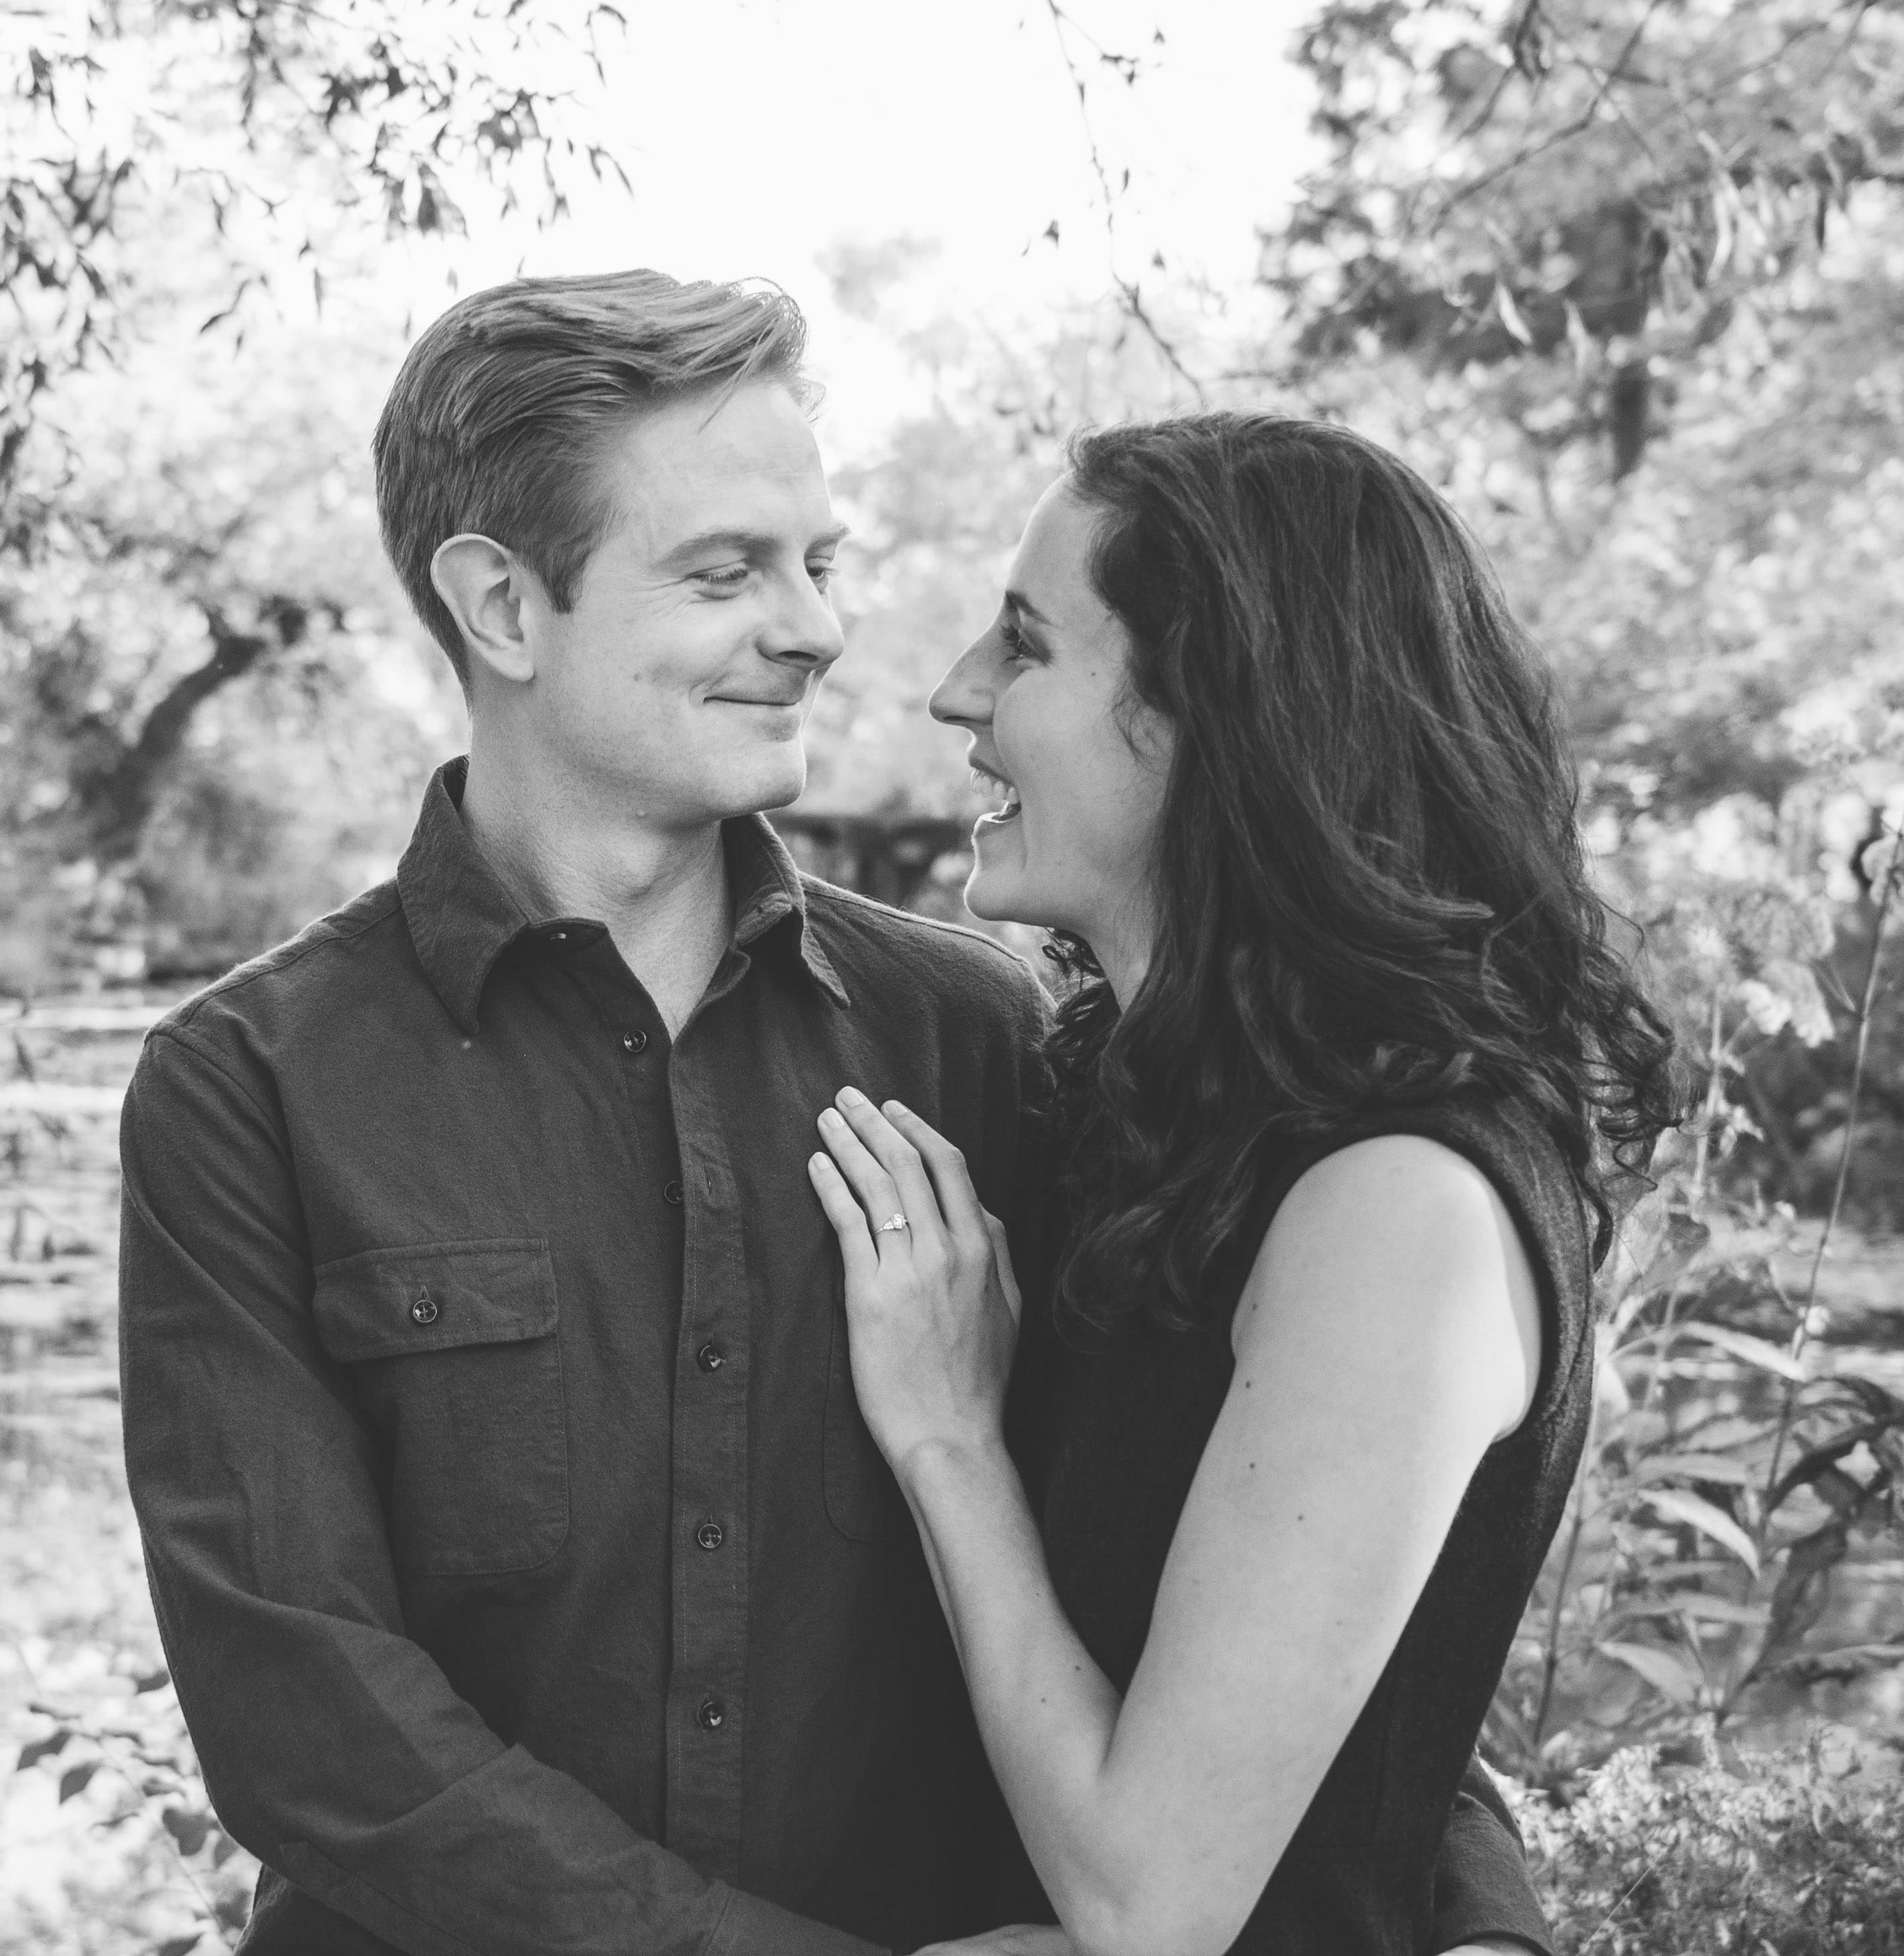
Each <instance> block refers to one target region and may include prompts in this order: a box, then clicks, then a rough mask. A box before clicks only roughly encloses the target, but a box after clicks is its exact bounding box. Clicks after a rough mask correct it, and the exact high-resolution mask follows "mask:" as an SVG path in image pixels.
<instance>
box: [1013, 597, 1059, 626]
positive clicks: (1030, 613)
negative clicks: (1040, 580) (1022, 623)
mask: <svg viewBox="0 0 1904 1956" xmlns="http://www.w3.org/2000/svg"><path fill="white" fill-rule="evenodd" d="M1005 601H1006V604H1009V605H1010V606H1011V607H1012V610H1014V611H1022V612H1023V613H1024V614H1025V616H1026V617H1028V618H1035V619H1037V621H1038V623H1040V625H1049V624H1050V623H1051V620H1050V619H1049V618H1047V617H1046V616H1045V614H1044V613H1043V612H1042V611H1040V610H1039V609H1038V607H1037V606H1036V605H1035V604H1033V603H1032V602H1031V599H1030V598H1028V597H1026V596H1025V593H1024V592H1022V591H1008V592H1006V594H1005Z"/></svg>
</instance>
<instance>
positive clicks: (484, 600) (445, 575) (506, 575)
mask: <svg viewBox="0 0 1904 1956" xmlns="http://www.w3.org/2000/svg"><path fill="white" fill-rule="evenodd" d="M527 575H528V573H526V571H525V570H524V569H523V566H521V565H520V564H519V563H517V562H516V559H515V557H513V555H512V554H510V552H509V551H506V550H505V549H504V547H502V545H501V544H499V543H495V542H493V541H491V539H490V538H488V537H481V536H475V535H468V536H460V537H452V538H450V540H449V541H448V542H447V543H444V544H438V545H437V553H436V555H435V556H434V557H432V558H431V560H430V582H431V583H432V584H434V585H435V586H436V588H437V596H438V597H440V598H441V599H442V600H443V601H444V604H447V606H448V607H450V616H451V617H453V618H454V619H455V620H456V627H457V629H458V630H459V631H460V632H461V633H462V634H463V643H464V645H466V646H467V647H468V648H469V656H470V657H471V658H472V659H480V660H481V661H482V663H483V664H485V666H487V667H488V668H489V670H491V672H493V673H494V674H496V676H497V677H498V678H499V679H506V680H513V682H514V683H516V684H517V685H525V684H526V683H528V682H529V680H532V679H533V678H534V677H535V651H534V648H532V646H531V645H530V644H529V640H528V639H527V638H526V636H525V635H524V633H523V616H522V613H523V581H524V579H526V576H527Z"/></svg>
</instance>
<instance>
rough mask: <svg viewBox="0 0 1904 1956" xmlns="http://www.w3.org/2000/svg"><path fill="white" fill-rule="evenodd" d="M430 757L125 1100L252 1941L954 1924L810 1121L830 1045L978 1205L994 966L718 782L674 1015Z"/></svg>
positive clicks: (962, 1830) (187, 1555) (766, 1934)
mask: <svg viewBox="0 0 1904 1956" xmlns="http://www.w3.org/2000/svg"><path fill="white" fill-rule="evenodd" d="M461 781H462V775H461V769H460V765H459V764H456V763H453V764H452V765H451V766H450V768H447V769H446V770H444V772H443V773H442V774H440V775H439V776H438V777H437V779H436V780H435V781H433V782H432V784H431V787H430V790H429V793H428V800H427V801H426V803H425V808H424V810H423V814H422V819H421V821H420V822H419V825H418V829H417V831H416V834H415V838H414V840H413V841H412V844H411V846H410V848H409V852H408V853H406V856H405V857H404V860H403V864H402V866H401V867H400V869H399V872H398V873H397V875H396V879H395V881H394V882H393V883H391V884H388V885H384V886H383V887H381V888H378V889H377V890H374V891H371V892H370V893H368V894H367V895H365V896H364V897H362V898H359V899H358V901H356V902H355V903H353V904H351V905H349V907H347V908H346V909H345V910H341V911H339V912H338V913H336V914H335V915H333V916H330V917H329V918H327V919H325V920H323V921H322V922H321V923H317V924H315V925H314V926H311V928H310V929H308V930H307V931H306V932H304V933H303V934H302V935H301V936H299V937H298V939H295V940H294V941H293V942H292V943H290V944H289V945H286V946H284V947H283V948H281V949H279V950H278V951H274V952H273V953H271V954H269V955H268V956H267V957H264V958H261V959H260V960H258V961H256V962H254V963H253V964H249V965H247V966H245V967H242V968H241V969H240V970H238V971H236V972H235V973H232V975H231V976H229V977H228V978H226V979H225V980H223V981H222V982H221V983H219V984H217V985H216V986H213V987H212V988H211V989H210V990H209V991H207V992H204V993H201V995H199V996H198V997H197V998H196V999H193V1000H191V1002H188V1003H187V1004H186V1005H183V1006H182V1007H181V1008H178V1011H175V1013H173V1014H172V1015H171V1016H170V1017H168V1018H167V1019H166V1020H165V1021H163V1022H162V1023H161V1024H160V1025H159V1027H157V1028H156V1030H155V1031H154V1033H153V1036H152V1038H151V1039H150V1041H149V1043H148V1044H147V1048H146V1050H145V1052H144V1055H143V1056H142V1058H141V1062H140V1065H139V1068H138V1070H137V1074H136V1076H135V1077H134V1083H133V1086H132V1088H131V1093H130V1094H129V1096H128V1102H127V1107H126V1114H125V1134H124V1141H125V1150H124V1151H125V1234H124V1244H123V1249H122V1292H123V1298H124V1316H123V1324H122V1340H123V1354H124V1357H123V1366H124V1373H125V1426H126V1443H127V1458H128V1468H129V1472H130V1476H131V1485H132V1491H133V1494H134V1500H135V1502H136V1503H137V1508H138V1511H139V1516H140V1520H141V1525H142V1528H143V1529H144V1537H145V1541H146V1545H147V1556H148V1562H149V1567H150V1573H151V1576H152V1582H153V1593H154V1596H155V1598H156V1603H157V1606H158V1611H159V1622H160V1625H161V1628H162V1629H163V1633H164V1636H165V1640H166V1648H167V1651H168V1653H169V1658H170V1660H171V1662H172V1669H173V1674H174V1676H175V1679H176V1680H177V1683H178V1690H179V1694H180V1697H181V1699H182V1702H183V1704H184V1705H185V1710H186V1712H187V1715H188V1718H189V1719H190V1721H191V1729H192V1732H193V1735H194V1740H196V1742H197V1746H198V1749H199V1753H200V1756H201V1760H202V1762H203V1764H204V1768H205V1771H206V1775H207V1782H208V1784H209V1786H210V1790H211V1793H212V1795H213V1799H214V1800H216V1803H217V1805H218V1808H219V1813H220V1816H221V1817H222V1818H223V1819H224V1821H225V1822H226V1825H227V1826H228V1827H229V1829H230V1831H232V1833H233V1834H234V1835H235V1836H236V1837H237V1838H238V1839H239V1840H241V1841H243V1842H244V1843H245V1844H246V1845H247V1846H248V1847H251V1849H252V1850H254V1852H256V1853H257V1854H258V1855H259V1856H260V1858H261V1859H262V1860H264V1862H265V1863H267V1867H268V1868H270V1869H273V1870H275V1871H276V1875H275V1876H273V1875H267V1878H266V1880H265V1883H264V1887H263V1889H262V1890H261V1894H260V1907H259V1909H258V1911H257V1917H256V1920H255V1921H254V1926H253V1928H252V1929H251V1932H250V1934H249V1935H248V1938H247V1941H246V1945H245V1946H246V1947H247V1948H248V1949H251V1950H255V1951H258V1952H260V1956H265V1953H266V1952H270V1951H287V1952H288V1951H293V1950H295V1951H299V1952H303V1951H310V1950H312V1949H314V1948H323V1949H324V1950H325V1951H327V1952H330V1951H339V1952H341V1951H352V1950H370V1949H374V1948H379V1947H380V1946H383V1945H384V1944H389V1945H395V1946H396V1947H397V1948H401V1949H403V1950H406V1951H418V1952H429V1956H435V1952H447V1951H465V1950H475V1949H480V1950H483V1951H550V1950H556V1949H560V1950H563V1951H568V1952H570V1956H594V1952H601V1956H608V1952H610V1951H614V1952H616V1956H633V1953H634V1952H637V1951H641V1952H646V1951H683V1952H687V1951H693V1952H696V1956H699V1952H702V1951H709V1952H713V1951H739V1952H747V1953H748V1956H751V1953H752V1952H755V1951H758V1952H760V1956H766V1952H768V1951H775V1952H785V1951H812V1952H814V1956H846V1952H849V1951H854V1950H857V1949H859V1948H860V1947H861V1946H862V1945H860V1943H859V1942H856V1941H855V1940H854V1938H856V1937H857V1938H864V1939H867V1940H870V1942H873V1943H875V1944H878V1945H885V1946H888V1947H892V1946H897V1947H902V1948H903V1947H911V1946H912V1945H914V1944H915V1943H917V1942H920V1941H924V1940H927V1939H936V1938H939V1937H945V1936H949V1935H954V1934H957V1933H961V1932H965V1931H967V1930H969V1929H974V1928H977V1927H979V1926H984V1923H985V1921H986V1919H987V1917H986V1906H987V1901H988V1899H989V1882H990V1872H991V1869H992V1866H993V1855H994V1853H995V1849H996V1816H997V1812H998V1809H997V1807H996V1797H995V1795H994V1794H993V1791H992V1788H991V1782H990V1775H989V1773H988V1771H987V1768H986V1765H985V1763H984V1757H983V1754H982V1753H981V1751H980V1747H979V1745H978V1742H977V1736H976V1734H975V1731H974V1727H973V1724H972V1721H971V1714H970V1712H969V1709H968V1705H967V1702H966V1699H965V1692H964V1689H963V1686H962V1684H961V1680H960V1677H959V1674H958V1665H957V1663H956V1661H955V1657H954V1655H953V1653H952V1649H951V1646H950V1643H949V1638H948V1636H947V1633H946V1629H945V1626H944V1623H943V1620H942V1618H941V1616H940V1613H939V1607H938V1604H937V1602H936V1599H935V1598H934V1595H933V1589H932V1585H931V1583H930V1579H929V1577H928V1575H927V1570H926V1567H925V1565H924V1560H923V1557H922V1556H921V1554H920V1549H919V1547H918V1544H917V1538H916V1536H915V1533H914V1529H913V1527H912V1525H911V1519H910V1517H909V1516H908V1513H907V1512H906V1510H905V1503H904V1501H903V1500H902V1498H901V1496H900V1494H899V1493H898V1488H897V1487H896V1485H895V1483H894V1481H892V1477H891V1475H889V1473H888V1472H887V1471H886V1468H885V1466H884V1465H883V1462H881V1461H880V1459H879V1456H878V1453H877V1452H876V1450H875V1449H874V1447H873V1443H872V1441H871V1440H870V1437H869V1436H868V1434H867V1431H866V1428H865V1426H864V1423H863V1422H862V1421H861V1419H860V1415H859V1413H858V1411H857V1407H856V1405H855V1403H854V1397H853V1393H852V1387H851V1375H850V1372H849V1370H848V1359H847V1349H846V1327H845V1317H844V1313H843V1310H842V1307H841V1279H840V1276H839V1271H838V1256H837V1253H836V1251H835V1245H834V1241H833V1238H832V1231H831V1229H829V1226H828V1225H827V1223H826V1220H825V1218H824V1217H823V1215H822V1213H821V1212H820V1210H819V1205H818V1203H817V1201H816V1199H815V1197H813V1194H812V1191H811V1188H810V1185H809V1183H808V1181H807V1169H806V1162H807V1157H808V1156H809V1155H810V1154H811V1153H813V1149H814V1147H815V1146H816V1135H815V1131H814V1128H813V1120H814V1117H815V1115H816V1114H817V1112H819V1109H820V1108H822V1107H823V1106H825V1105H826V1103H828V1102H829V1100H830V1099H831V1098H832V1096H833V1094H834V1093H835V1091H836V1090H838V1088H839V1087H841V1085H843V1084H848V1083H851V1084H854V1085H856V1086H858V1087H860V1088H862V1089H863V1090H865V1091H866V1092H867V1093H870V1094H871V1095H873V1096H874V1097H875V1098H876V1099H877V1098H881V1097H884V1096H888V1095H895V1096H898V1097H899V1098H900V1099H903V1100H904V1101H905V1103H907V1105H908V1106H911V1107H912V1108H913V1109H915V1110H916V1111H917V1112H919V1113H920V1114H921V1115H924V1117H925V1118H927V1120H929V1121H930V1122H932V1123H933V1125H935V1126H936V1127H937V1128H939V1129H940V1130H941V1131H943V1132H944V1133H946V1134H948V1135H949V1137H951V1138H952V1140H954V1141H955V1143H956V1144H958V1146H959V1147H961V1148H962V1149H963V1150H964V1151H965V1154H966V1156H967V1158H968V1160H969V1161H970V1163H971V1166H972V1169H973V1172H974V1177H975V1178H976V1180H977V1185H978V1188H979V1191H980V1195H981V1197H983V1199H984V1201H985V1203H986V1204H987V1207H989V1208H990V1209H992V1210H993V1211H994V1212H995V1213H1000V1214H1002V1215H1003V1216H1006V1218H1007V1219H1008V1221H1009V1220H1012V1219H1013V1217H1014V1213H1015V1209H1016V1207H1018V1201H1017V1198H1018V1196H1019V1195H1020V1193H1021V1188H1022V1187H1023V1185H1024V1182H1025V1177H1026V1175H1027V1174H1028V1166H1027V1164H1026V1163H1024V1162H1022V1161H1021V1159H1020V1153H1021V1147H1022V1146H1023V1144H1022V1142H1021V1116H1022V1115H1023V1112H1024V1109H1025V1101H1026V1098H1027V1095H1028V1090H1029V1084H1030V1081H1031V1069H1032V1068H1033V1067H1034V1065H1035V1058H1034V1055H1035V1051H1036V1046H1037V1040H1038V1037H1039V1033H1040V1024H1041V1011H1042V1008H1041V1005H1040V995H1039V992H1038V989H1037V985H1036V983H1035V981H1034V979H1033V978H1032V976H1031V973H1030V972H1029V971H1028V969H1027V968H1026V967H1025V965H1024V964H1023V963H1022V962H1021V961H1019V960H1018V959H1017V958H1015V957H1013V956H1012V955H1011V954H1009V953H1008V952H1007V951H1004V950H1003V949H1002V948H1000V947H999V946H997V945H994V944H993V943H991V942H990V941H988V940H987V939H982V938H980V937H978V936H977V935H974V934H973V933H970V932H963V931H959V930H957V929H953V928H952V927H950V926H943V925H939V924H935V923H928V922H926V921H924V920H917V919H912V918H907V917H903V916H899V915H898V914H896V913H893V912H891V911H889V910H885V909H883V908H882V907H879V906H876V905H873V904H870V903H867V902H865V901H863V900H861V899H860V898H856V897H854V896H851V895H850V894H847V893H845V892H843V891H838V890H835V889H832V888H829V887H828V886H827V885H823V884H817V883H813V882H804V881H803V879H801V878H800V876H799V875H797V873H796V872H795V870H794V866H793V865H792V863H791V861H790V860H789V859H788V857H787V855H786V853H785V850H783V849H782V848H781V846H780V844H778V841H777V840H776V839H775V838H774V836H773V834H772V831H771V829H769V828H768V826H767V825H766V823H765V822H762V821H759V820H758V819H755V820H753V821H748V822H734V823H730V824H728V826H727V828H726V829H725V844H726V847H727V850H728V866H729V878H730V882H731V888H732V890H733V894H734V912H735V916H736V920H737V921H736V924H735V928H734V934H733V939H732V942H731V946H730V948H728V951H727V953H726V954H725V957H723V959H722V961H721V964H720V967H719V968H718V971H717V972H716V974H715V978H714V980H713V982H712V984H711V985H710V986H709V989H708V992H707V993H706V996H705V997H704V998H703V1000H702V1002H701V1003H700V1005H699V1007H698V1008H697V1009H696V1011H695V1012H694V1014H693V1016H692V1017H690V1020H689V1021H687V1024H686V1025H685V1026H684V1027H683V1028H682V1030H681V1031H680V1034H679V1035H678V1036H677V1037H676V1038H674V1040H670V1038H669V1036H668V1031H667V1028H666V1027H665V1024H663V1022H662V1018H661V1016H660V1014H658V1011H656V1010H655V1007H654V1005H653V1003H652V1001H651V1000H650V999H649V996H648V995H647V993H646V991H645V990H644V989H643V987H642V986H641V985H640V984H639V983H637V982H636V980H635V978H634V977H633V975H632V973H630V970H629V969H628V967H627V965H626V964H625V963H624V961H623V960H622V958H621V957H620V954H619V952H618V951H617V949H616V948H615V946H614V942H612V940H611V939H610V937H609V936H608V933H607V932H606V931H605V929H604V928H603V927H602V925H600V924H599V923H594V922H591V921H589V920H583V919H568V920H554V921H542V922H535V923H532V922H530V921H529V920H527V919H526V918H525V917H524V916H523V914H522V913H521V912H520V911H519V909H518V908H517V907H516V904H514V902H513V901H512V899H511V898H510V896H509V894H507V891H505V890H504V888H503V886H502V885H501V884H500V882H498V880H497V879H496V878H495V876H494V875H493V873H492V872H491V871H490V870H489V869H488V867H487V866H486V865H485V863H484V862H483V860H482V857H480V856H479V854H478V853H477V851H476V850H475V846H474V844H472V841H470V839H469V837H468V835H467V834H466V831H464V829H463V825H462V822H461V820H460V819H459V816H458V813H457V811H456V806H455V800H454V797H456V795H458V794H459V792H460V787H461ZM281 1877H283V1878H288V1880H286V1879H280V1878H281ZM797 1918H808V1919H809V1920H799V1919H797ZM819 1923H829V1924H832V1925H837V1926H836V1927H835V1928H822V1927H820V1926H818V1924H819ZM843 1932H845V1933H843ZM378 1939H381V1941H379V1940H378Z"/></svg>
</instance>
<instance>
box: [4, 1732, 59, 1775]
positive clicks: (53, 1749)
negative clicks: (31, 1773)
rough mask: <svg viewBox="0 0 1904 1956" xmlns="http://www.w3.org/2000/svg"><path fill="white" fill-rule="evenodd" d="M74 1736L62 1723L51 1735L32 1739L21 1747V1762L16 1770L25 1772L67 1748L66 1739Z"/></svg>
mask: <svg viewBox="0 0 1904 1956" xmlns="http://www.w3.org/2000/svg"><path fill="white" fill-rule="evenodd" d="M72 1736H73V1734H72V1732H71V1730H70V1729H69V1728H68V1727H66V1726H64V1725H62V1727H60V1728H59V1730H58V1731H57V1732H55V1733H54V1734H52V1736H51V1737H49V1738H45V1739H33V1740H29V1741H28V1742H27V1743H26V1744H25V1745H24V1746H21V1748H20V1762H19V1764H18V1765H16V1766H15V1767H14V1771H15V1772H24V1771H26V1770H27V1768H28V1767H29V1766H31V1765H38V1764H39V1762H40V1761H41V1760H42V1759H51V1758H52V1757H53V1756H54V1755H55V1753H63V1752H64V1751H65V1749H66V1741H67V1740H68V1739H70V1738H71V1737H72Z"/></svg>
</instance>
